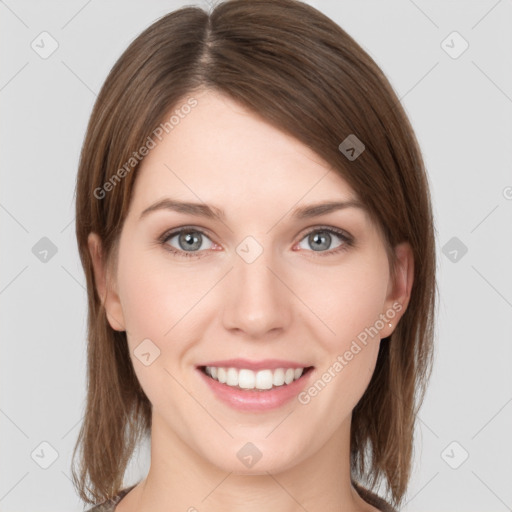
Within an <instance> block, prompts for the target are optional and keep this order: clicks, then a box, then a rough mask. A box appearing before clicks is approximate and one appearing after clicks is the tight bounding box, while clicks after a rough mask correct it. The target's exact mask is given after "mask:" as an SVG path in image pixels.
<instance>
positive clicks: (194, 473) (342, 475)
mask: <svg viewBox="0 0 512 512" xmlns="http://www.w3.org/2000/svg"><path fill="white" fill-rule="evenodd" d="M152 419H153V421H152V429H151V466H150V470H149V472H148V475H147V477H146V479H145V480H144V481H143V482H142V483H141V484H140V485H139V486H137V488H135V489H134V491H136V492H133V495H132V498H131V500H126V502H125V503H124V504H123V501H121V504H123V505H124V506H121V505H120V506H119V507H117V508H116V512H118V511H119V512H121V510H122V511H123V512H125V511H126V512H128V510H129V509H130V508H131V507H128V506H127V505H128V504H131V503H134V505H135V502H136V507H135V506H134V507H133V510H137V512H146V511H150V510H151V511H152V512H164V511H165V512H168V511H169V510H170V507H172V510H182V511H187V512H202V511H208V512H235V511H240V510H244V512H260V511H261V510H276V511H279V512H298V511H301V512H303V511H304V510H307V511H308V512H320V511H322V512H325V511H326V510H329V511H336V510H344V511H347V512H348V511H354V512H356V511H358V512H360V511H370V510H376V509H374V508H373V507H369V506H368V504H367V503H365V502H364V501H363V500H362V499H361V498H360V497H359V495H358V494H357V492H356V491H355V489H354V488H353V487H352V485H351V480H350V457H349V449H350V417H349V419H348V421H347V422H345V423H344V424H342V426H341V428H340V429H339V430H338V431H336V433H335V434H334V435H333V436H331V437H330V438H329V439H328V441H327V442H326V443H325V444H324V445H323V446H322V447H321V448H320V449H319V450H316V451H315V452H314V454H313V455H310V456H309V457H304V458H301V456H300V454H298V455H297V460H296V461H294V464H293V465H290V466H289V467H280V468H279V469H278V470H276V469H274V468H273V467H269V465H268V464H269V462H268V460H269V458H267V466H265V464H264V463H263V462H264V460H263V457H262V459H261V460H260V461H259V463H256V464H255V465H254V467H253V471H252V472H251V473H250V474H248V473H247V472H246V473H239V472H238V473H237V472H236V471H237V470H238V468H239V466H238V467H237V468H234V469H233V470H229V468H226V469H222V468H219V465H222V464H219V465H217V464H215V463H212V461H209V460H207V459H206V458H204V457H201V456H200V455H198V453H197V451H195V450H194V449H193V448H192V447H191V446H190V445H189V444H188V443H187V442H186V441H187V439H186V433H185V437H184V438H181V437H179V436H178V435H176V433H175V432H174V431H171V430H170V429H169V428H168V427H167V426H166V425H165V422H164V421H163V418H161V417H160V416H159V415H158V414H157V413H155V411H153V418H152ZM312 442H314V440H312ZM243 444H244V443H243V442H242V443H241V446H243ZM276 460H277V457H276ZM274 465H275V464H274ZM270 466H273V465H272V464H270ZM255 468H258V471H257V473H256V472H255V471H254V470H255ZM130 494H132V493H130ZM130 494H128V496H127V497H129V496H130ZM134 500H135V502H134Z"/></svg>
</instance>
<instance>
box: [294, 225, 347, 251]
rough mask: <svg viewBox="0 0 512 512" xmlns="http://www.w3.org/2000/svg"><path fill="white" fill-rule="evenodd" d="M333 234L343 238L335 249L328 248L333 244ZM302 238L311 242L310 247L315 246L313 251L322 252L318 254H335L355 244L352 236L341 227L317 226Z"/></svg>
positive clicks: (308, 242)
mask: <svg viewBox="0 0 512 512" xmlns="http://www.w3.org/2000/svg"><path fill="white" fill-rule="evenodd" d="M333 235H334V237H335V238H338V239H339V240H341V242H340V243H339V244H338V245H337V246H335V247H334V248H333V249H331V250H326V249H329V247H330V246H331V243H332V241H333ZM302 240H306V243H307V244H309V246H310V247H313V252H317V253H320V254H317V256H324V255H329V254H335V253H338V252H340V251H343V250H346V249H347V248H348V247H351V246H352V245H353V239H352V237H351V236H350V235H348V233H345V232H344V231H342V230H341V229H336V228H316V229H314V230H312V231H310V232H309V233H307V234H306V236H305V237H304V238H303V239H302ZM301 242H302V241H301Z"/></svg>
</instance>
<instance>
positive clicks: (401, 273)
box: [380, 242, 414, 338]
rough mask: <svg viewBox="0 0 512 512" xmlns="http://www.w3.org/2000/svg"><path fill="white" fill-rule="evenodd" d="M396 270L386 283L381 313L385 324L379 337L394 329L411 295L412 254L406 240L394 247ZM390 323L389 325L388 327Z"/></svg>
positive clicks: (389, 333) (390, 332)
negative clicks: (385, 295) (385, 294)
mask: <svg viewBox="0 0 512 512" xmlns="http://www.w3.org/2000/svg"><path fill="white" fill-rule="evenodd" d="M394 252H395V256H396V271H395V277H394V279H393V276H391V278H390V281H389V285H388V294H387V297H386V301H385V303H384V311H383V315H385V317H386V318H385V325H384V328H383V329H382V330H381V334H380V336H381V338H387V337H388V336H390V335H391V334H392V333H393V331H394V330H395V328H396V326H397V324H398V322H399V320H400V318H402V315H403V314H404V313H405V311H406V309H407V306H408V305H409V299H410V297H411V290H412V284H413V280H414V256H413V252H412V248H411V246H410V244H409V243H408V242H402V243H400V244H398V245H397V246H396V247H395V249H394ZM389 324H391V327H389Z"/></svg>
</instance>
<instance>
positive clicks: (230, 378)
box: [205, 366, 304, 390]
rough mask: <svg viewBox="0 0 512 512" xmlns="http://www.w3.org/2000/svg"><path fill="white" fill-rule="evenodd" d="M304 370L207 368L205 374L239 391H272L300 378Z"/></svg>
mask: <svg viewBox="0 0 512 512" xmlns="http://www.w3.org/2000/svg"><path fill="white" fill-rule="evenodd" d="M303 371H304V368H277V369H276V370H259V371H257V372H254V371H252V370H248V369H246V368H242V369H240V370H239V369H238V368H220V367H216V366H206V367H205V372H206V374H207V375H209V376H210V377H212V379H215V380H218V381H219V382H220V383H222V384H227V385H228V386H231V387H235V388H236V387H238V388H239V389H259V390H265V389H271V388H272V387H275V386H283V385H287V384H290V383H291V382H293V381H294V380H297V379H298V378H300V376H301V375H302V373H303Z"/></svg>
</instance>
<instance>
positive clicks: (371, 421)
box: [73, 0, 437, 504]
mask: <svg viewBox="0 0 512 512" xmlns="http://www.w3.org/2000/svg"><path fill="white" fill-rule="evenodd" d="M202 88H209V89H212V90H217V91H220V92H222V93H224V94H227V95H229V96H230V97H231V98H233V99H234V100H236V101H238V102H240V103H241V104H243V105H244V106H246V107H248V108H249V109H251V111H253V112H255V113H257V114H259V115H260V116H261V117H262V118H263V119H264V120H266V121H267V122H269V123H271V124H272V125H273V126H275V127H277V128H279V129H280V130H282V131H284V132H286V133H288V134H290V135H292V136H293V137H295V138H296V139H298V140H299V141H301V142H302V143H304V144H305V145H307V146H309V147H310V148H311V149H312V150H313V151H315V152H316V153H317V154H318V155H320V156H321V157H322V158H323V159H324V160H325V161H326V162H327V163H328V164H329V165H331V166H332V168H333V169H334V170H335V171H336V172H338V173H339V175H340V176H341V177H342V178H343V179H344V180H346V182H347V183H348V184H349V185H350V186H351V187H352V188H353V189H354V191H355V192H356V193H357V195H358V196H359V198H360V200H361V201H362V202H363V203H364V204H365V205H366V206H367V208H368V210H369V212H370V214H371V216H372V218H373V220H374V221H375V222H376V225H377V226H378V227H379V228H381V229H382V232H383V233H384V235H385V239H386V244H387V249H388V254H389V256H390V266H391V268H392V270H393V269H394V266H393V265H394V260H393V256H394V252H393V251H392V248H393V247H395V246H396V245H397V244H398V243H400V242H402V241H408V242H409V243H410V245H411V247H412V251H413V256H414V261H415V265H414V283H413V287H412V291H411V297H410V302H409V305H408V308H407V310H406V311H405V313H404V315H403V316H402V318H401V320H400V322H399V323H398V325H397V327H396V329H395V330H394V332H393V334H392V336H390V337H389V338H385V339H383V340H382V341H381V343H380V351H379V355H378V360H377V366H376V369H375V372H374V374H373V377H372V379H371V382H370V384H369V386H368V388H367V390H366V392H365V393H364V395H363V397H362V398H361V400H360V402H359V403H358V404H357V406H356V407H355V409H354V411H353V417H352V430H351V466H352V478H353V481H354V483H359V484H365V485H367V486H370V488H371V489H374V488H375V487H376V486H377V485H379V483H380V482H381V481H382V480H384V483H385V484H386V487H387V489H388V494H389V491H390V493H391V500H392V501H393V503H395V504H399V503H400V502H401V500H402V499H403V497H404V494H405V491H406V488H407V484H408V481H409V477H410V472H411V463H412V450H413V434H414V425H415V417H416V414H417V411H418V409H419V407H420V405H421V403H422V401H423V398H424V393H425V388H426V385H427V381H428V379H429V376H430V372H431V366H432V357H433V336H434V328H433V324H434V309H435V304H436V291H437V290H436V282H435V239H434V224H433V218H432V212H431V204H430V194H429V188H428V180H427V176H426V173H425V169H424V163H423V160H422V156H421V153H420V149H419V146H418V143H417V140H416V138H415V135H414V132H413V129H412V127H411V125H410V123H409V121H408V119H407V116H406V114H405V112H404V110H403V108H402V106H401V104H400V102H399V100H398V98H397V96H396V94H395V93H394V91H393V89H392V87H391V85H390V84H389V82H388V80H387V79H386V77H385V76H384V74H383V73H382V71H381V70H380V69H379V67H378V66H377V64H376V63H375V62H374V61H373V60H372V59H371V57H370V56H369V55H368V54H367V53H366V52H365V51H364V50H363V49H362V48H361V47H360V46H359V45H358V44H357V43H356V42H355V41H354V40H353V39H352V38H351V37H350V36H349V35H348V34H347V33H346V32H345V31H344V30H343V29H342V28H340V27H339V26H338V25H337V24H336V23H334V22H333V21H332V20H330V19H329V18H328V17H326V16H325V15H323V14H322V13H320V12H319V11H317V10H316V9H314V8H313V7H310V6H308V5H306V4H304V3H302V2H299V1H297V0H277V1H275V0H252V1H251V2H247V1H244V0H230V1H226V2H223V3H220V4H218V5H217V6H216V7H215V9H214V10H213V11H212V12H211V13H210V14H208V13H206V12H205V11H203V10H201V9H199V8H196V7H186V8H182V9H179V10H177V11H175V12H172V13H170V14H168V15H166V16H164V17H162V18H161V19H159V20H158V21H156V22H155V23H154V24H152V25H151V26H150V27H149V28H147V29H146V30H145V31H144V32H143V33H142V34H141V35H140V36H139V37H137V38H136V39H135V40H134V41H133V42H132V43H131V44H130V46H129V47H128V48H127V49H126V51H125V52H124V53H123V55H122V56H121V57H120V58H119V60H118V61H117V62H116V63H115V65H114V67H113V68H112V70H111V71H110V74H109V75H108V77H107V79H106V81H105V83H104V85H103V87H102V89H101V92H100V94H99V95H98V98H97V101H96V104H95V106H94V109H93V112H92V115H91V118H90V121H89V125H88V128H87V134H86V137H85V140H84V144H83V148H82V153H81V157H80V164H79V170H78V176H77V183H76V194H77V197H76V236H77V241H78V249H79V253H80V258H81V261H82V264H83V267H84V271H85V277H86V280H87V291H88V312H89V314H88V354H87V382H88V388H87V401H86V410H85V417H84V421H83V424H82V427H81V430H80V433H79V436H78V440H77V444H76V446H75V450H74V452H73V461H74V460H75V456H76V455H77V450H78V448H80V458H79V462H80V465H79V468H78V473H76V472H75V469H74V468H73V482H74V485H75V486H76V488H77V490H78V492H79V495H80V497H81V498H82V499H83V500H84V501H86V502H88V503H97V502H99V501H103V500H105V499H107V498H110V497H112V496H113V495H114V494H116V493H117V492H118V491H119V490H120V489H121V488H122V485H123V476H124V473H125V470H126V467H127V464H128V462H129V459H130V457H131V455H132V454H133V452H134V449H135V447H136V445H137V443H138V441H139V440H140V439H141V438H142V437H143V436H146V435H148V434H149V432H150V427H151V403H150V402H149V400H148V398H147V396H146V395H145V393H144V392H143V390H142V388H141V387H140V384H139V382H138V380H137V377H136V375H135V372H134V369H133V367H132V363H131V360H130V355H129V352H128V346H127V340H126V333H125V332H118V331H115V330H113V329H112V328H111V327H110V325H109V323H108V321H107V318H106V313H105V309H104V307H103V306H102V304H101V300H100V298H99V296H98V293H97V291H96V288H95V281H94V273H93V266H92V260H91V256H90V253H89V250H88V244H87V237H88V235H89V233H90V232H95V233H98V235H99V236H100V238H101V240H102V251H103V253H102V254H103V257H104V258H105V261H106V262H108V263H109V264H113V265H115V260H116V243H117V241H118V240H119V235H120V233H121V229H122V226H123V222H124V219H125V217H126V214H127V210H128V207H129V204H130V198H131V194H132V191H133V186H134V183H135V179H136V175H137V168H138V165H133V169H130V170H129V172H128V171H126V165H125V164H126V162H127V161H129V159H130V158H131V157H132V155H133V152H134V151H137V150H138V149H139V148H141V147H142V146H143V145H144V144H145V143H146V141H147V138H148V136H150V135H151V134H152V133H153V132H154V130H155V128H156V127H157V126H158V125H159V124H160V123H161V122H162V119H163V114H164V113H167V112H169V111H170V109H172V108H175V107H176V106H178V105H179V104H180V102H185V101H186V100H185V99H186V98H190V97H191V96H192V95H193V93H194V91H198V90H200V89H202ZM184 98H185V99H184ZM350 134H354V135H355V136H356V137H357V138H358V139H359V140H361V141H362V142H363V143H364V145H365V150H364V151H363V152H362V153H361V154H360V155H359V157H358V158H356V159H355V160H349V159H347V158H346V156H345V155H344V154H342V152H341V151H340V149H339V147H338V146H339V145H340V143H341V142H342V141H343V140H344V139H346V137H347V136H349V135H350ZM123 166H125V171H126V172H125V173H124V174H123V178H122V179H119V180H118V182H116V183H115V186H113V187H111V190H109V192H108V193H107V194H103V196H104V197H100V198H98V193H97V192H96V191H98V190H100V189H101V188H102V187H103V186H104V184H105V183H107V182H108V181H109V180H111V178H112V176H113V175H114V174H115V173H116V171H117V170H118V169H121V168H122V167H123ZM88 493H90V496H89V495H88Z"/></svg>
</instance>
